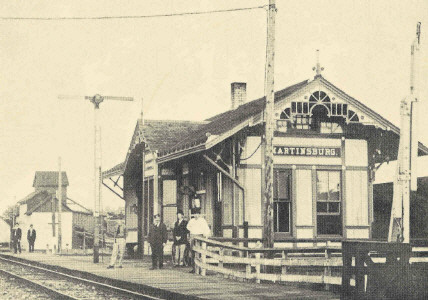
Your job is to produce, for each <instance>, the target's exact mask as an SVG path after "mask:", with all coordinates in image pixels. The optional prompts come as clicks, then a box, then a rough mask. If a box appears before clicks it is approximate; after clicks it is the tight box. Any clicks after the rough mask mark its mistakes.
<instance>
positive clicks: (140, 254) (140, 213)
mask: <svg viewBox="0 0 428 300" xmlns="http://www.w3.org/2000/svg"><path fill="white" fill-rule="evenodd" d="M143 103H144V101H143V99H141V116H140V126H139V131H140V132H139V140H138V142H139V143H140V144H142V147H141V197H139V198H138V203H137V217H138V222H137V223H138V238H137V242H138V257H139V258H143V257H144V231H145V230H144V228H145V226H146V224H144V201H145V200H144V191H145V182H144V177H145V173H146V172H145V168H146V156H145V152H146V144H145V143H144V137H143V126H144V112H143ZM147 207H149V206H148V205H147ZM147 215H149V214H148V213H147Z"/></svg>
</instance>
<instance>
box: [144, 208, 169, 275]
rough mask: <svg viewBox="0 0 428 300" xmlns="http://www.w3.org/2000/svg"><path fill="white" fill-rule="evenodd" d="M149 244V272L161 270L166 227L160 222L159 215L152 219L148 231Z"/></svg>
mask: <svg viewBox="0 0 428 300" xmlns="http://www.w3.org/2000/svg"><path fill="white" fill-rule="evenodd" d="M148 240H149V243H150V247H151V248H152V267H151V268H150V270H154V269H156V267H157V266H158V265H159V269H162V268H163V248H164V247H165V245H166V242H167V241H168V233H167V230H166V226H165V224H164V223H162V222H161V218H160V215H159V214H157V215H155V216H154V217H153V225H152V226H151V228H150V231H149V239H148Z"/></svg>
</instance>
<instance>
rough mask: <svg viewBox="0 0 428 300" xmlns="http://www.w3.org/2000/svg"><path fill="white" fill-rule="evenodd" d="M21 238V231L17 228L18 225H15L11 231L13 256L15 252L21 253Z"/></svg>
mask: <svg viewBox="0 0 428 300" xmlns="http://www.w3.org/2000/svg"><path fill="white" fill-rule="evenodd" d="M21 237H22V230H21V228H19V223H16V224H15V227H14V228H13V230H12V240H13V252H14V253H15V254H16V253H17V252H19V253H21Z"/></svg>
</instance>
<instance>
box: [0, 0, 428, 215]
mask: <svg viewBox="0 0 428 300" xmlns="http://www.w3.org/2000/svg"><path fill="white" fill-rule="evenodd" d="M266 4H268V0H263V1H261V0H246V1H243V0H242V1H241V0H234V1H227V0H216V1H212V0H211V1H205V0H201V1H195V0H163V1H139V0H128V1H98V0H94V1H83V0H75V1H63V0H55V1H50V0H41V1H6V0H0V6H1V7H2V10H1V12H0V17H96V16H135V15H157V14H173V13H183V12H192V11H208V10H223V9H231V8H241V7H256V6H262V5H266ZM277 8H278V12H277V15H276V45H275V46H276V47H275V88H276V89H278V90H279V89H283V88H285V87H286V86H288V85H291V84H294V83H297V82H300V81H302V80H305V79H309V78H313V76H314V72H313V71H312V67H313V66H314V65H315V63H316V60H315V53H316V49H319V50H320V62H321V65H322V66H323V67H324V68H325V70H324V71H323V76H325V77H326V78H327V79H328V80H329V81H331V82H332V83H333V84H335V85H336V86H337V87H339V88H340V89H342V90H344V91H345V92H346V93H348V94H349V95H351V96H353V97H354V98H356V99H358V100H359V101H361V102H362V103H364V104H366V105H367V106H368V107H370V108H372V109H373V110H374V111H376V112H378V113H380V114H381V115H383V116H384V117H385V118H387V119H388V120H390V121H392V122H393V123H395V124H397V125H399V115H400V114H399V107H400V101H401V100H402V99H403V97H405V96H406V95H407V94H408V91H409V73H410V45H411V42H412V41H413V39H414V37H415V29H416V22H418V21H420V22H422V39H421V51H420V55H421V64H420V78H421V80H420V81H421V82H420V99H421V104H420V115H421V116H422V119H423V120H422V121H421V122H420V127H421V128H428V120H427V118H424V116H426V115H427V114H428V87H427V84H426V82H427V78H428V1H424V0H420V1H417V0H414V1H409V0H401V1H396V0H377V1H370V0H358V1H353V0H340V1H339V0H335V1H333V0H324V1H319V0H301V1H284V0H277ZM266 16H267V14H266V10H265V9H254V10H248V11H238V12H228V13H215V14H208V15H207V14H205V15H192V16H176V17H158V18H142V19H107V20H63V21H34V20H5V19H0V212H1V211H3V210H4V209H5V208H6V207H8V206H9V205H11V204H14V203H15V202H16V201H18V200H20V199H22V198H23V197H25V196H26V195H27V194H29V193H31V192H32V191H33V187H32V183H33V178H34V173H35V171H54V170H57V168H58V157H61V158H62V169H63V170H64V171H66V172H67V175H68V179H69V182H70V186H69V188H68V196H69V198H71V199H73V200H75V201H77V202H79V203H81V204H83V205H84V206H86V207H88V208H92V207H93V165H94V150H93V142H94V133H93V131H94V130H93V129H94V127H93V111H94V110H93V105H92V104H90V103H89V102H88V101H85V100H83V99H77V100H59V99H58V96H59V95H79V96H84V95H89V96H92V95H94V94H95V93H99V94H101V95H113V96H131V97H134V98H135V101H134V102H119V101H105V102H104V103H102V104H101V109H100V125H101V128H102V131H101V133H102V168H103V169H104V170H106V169H109V168H111V167H113V166H114V165H116V164H118V163H120V162H122V161H123V160H124V159H125V157H126V152H127V150H128V147H129V143H130V140H131V137H132V134H133V130H134V127H135V124H136V120H137V118H138V117H139V116H140V112H141V108H143V112H144V116H145V118H147V119H174V120H203V119H206V118H208V117H210V116H213V115H215V114H217V113H220V112H223V111H225V110H228V109H229V108H230V83H231V82H235V81H243V82H247V98H248V99H249V100H251V99H256V98H258V97H261V96H263V93H264V68H265V56H266V52H265V49H266ZM142 99H143V102H142ZM142 103H143V104H142ZM420 140H421V141H422V142H423V143H425V144H428V131H426V130H421V134H420ZM102 195H103V206H104V207H120V206H123V205H124V202H123V200H121V199H120V198H118V197H117V196H115V195H113V194H112V193H111V192H110V191H108V190H107V189H105V188H104V189H103V191H102Z"/></svg>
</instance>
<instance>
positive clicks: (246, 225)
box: [244, 221, 248, 247]
mask: <svg viewBox="0 0 428 300" xmlns="http://www.w3.org/2000/svg"><path fill="white" fill-rule="evenodd" d="M244 239H248V221H244ZM244 247H248V241H245V242H244Z"/></svg>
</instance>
